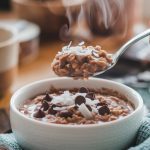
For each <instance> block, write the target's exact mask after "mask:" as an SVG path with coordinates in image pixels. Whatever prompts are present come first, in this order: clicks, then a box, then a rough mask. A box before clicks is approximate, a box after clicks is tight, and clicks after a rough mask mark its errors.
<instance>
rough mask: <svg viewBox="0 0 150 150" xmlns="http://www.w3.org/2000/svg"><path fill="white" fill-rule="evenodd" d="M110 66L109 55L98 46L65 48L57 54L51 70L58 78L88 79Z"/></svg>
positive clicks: (110, 59)
mask: <svg viewBox="0 0 150 150" xmlns="http://www.w3.org/2000/svg"><path fill="white" fill-rule="evenodd" d="M110 65H112V58H111V54H108V53H107V52H106V51H105V50H102V49H101V47H100V46H96V47H93V46H87V47H86V46H84V45H78V46H70V45H69V46H65V47H63V48H62V51H60V52H58V54H57V55H56V57H55V59H54V60H53V63H52V69H53V71H54V72H55V73H56V74H57V75H58V76H69V77H74V78H88V77H89V76H93V75H94V74H95V73H97V72H100V71H103V70H105V69H107V68H108V67H109V66H110Z"/></svg>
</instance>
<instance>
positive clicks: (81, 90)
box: [79, 87, 89, 93]
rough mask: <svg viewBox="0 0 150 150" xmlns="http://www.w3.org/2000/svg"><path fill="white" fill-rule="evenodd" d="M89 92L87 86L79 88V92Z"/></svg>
mask: <svg viewBox="0 0 150 150" xmlns="http://www.w3.org/2000/svg"><path fill="white" fill-rule="evenodd" d="M88 92H89V90H88V89H87V88H85V87H81V88H80V89H79V93H88Z"/></svg>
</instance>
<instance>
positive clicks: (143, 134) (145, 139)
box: [129, 114, 150, 150]
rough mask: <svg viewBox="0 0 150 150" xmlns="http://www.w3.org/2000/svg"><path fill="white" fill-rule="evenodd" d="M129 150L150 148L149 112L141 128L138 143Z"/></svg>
mask: <svg viewBox="0 0 150 150" xmlns="http://www.w3.org/2000/svg"><path fill="white" fill-rule="evenodd" d="M129 150H150V114H148V115H147V116H146V117H145V119H144V121H143V123H142V125H141V127H140V128H139V131H138V134H137V139H136V145H135V146H134V147H131V148H129Z"/></svg>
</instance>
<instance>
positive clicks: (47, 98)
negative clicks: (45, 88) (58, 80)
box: [43, 93, 52, 102]
mask: <svg viewBox="0 0 150 150" xmlns="http://www.w3.org/2000/svg"><path fill="white" fill-rule="evenodd" d="M43 100H46V101H48V102H50V101H51V100H52V97H51V96H49V94H48V93H46V95H45V97H44V98H43Z"/></svg>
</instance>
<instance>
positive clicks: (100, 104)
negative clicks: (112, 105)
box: [96, 102, 107, 106]
mask: <svg viewBox="0 0 150 150" xmlns="http://www.w3.org/2000/svg"><path fill="white" fill-rule="evenodd" d="M104 105H106V106H107V103H106V102H100V103H97V104H96V106H104Z"/></svg>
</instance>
